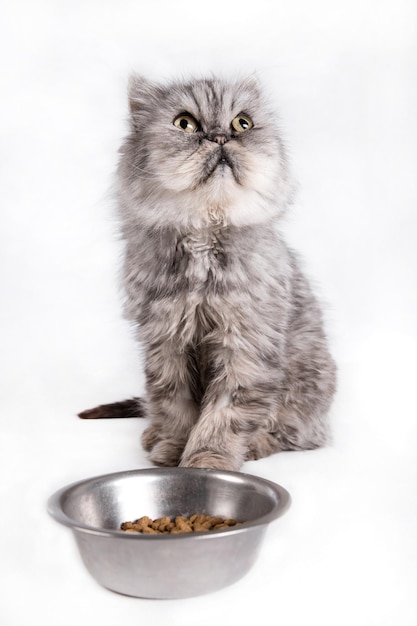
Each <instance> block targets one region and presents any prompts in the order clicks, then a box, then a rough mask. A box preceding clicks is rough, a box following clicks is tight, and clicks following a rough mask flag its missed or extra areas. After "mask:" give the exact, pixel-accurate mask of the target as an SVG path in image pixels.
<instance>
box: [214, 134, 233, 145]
mask: <svg viewBox="0 0 417 626" xmlns="http://www.w3.org/2000/svg"><path fill="white" fill-rule="evenodd" d="M210 141H215V142H216V143H218V144H219V146H223V145H224V144H225V143H226V141H229V137H228V136H227V135H225V134H224V133H216V134H215V135H213V136H212V137H210Z"/></svg>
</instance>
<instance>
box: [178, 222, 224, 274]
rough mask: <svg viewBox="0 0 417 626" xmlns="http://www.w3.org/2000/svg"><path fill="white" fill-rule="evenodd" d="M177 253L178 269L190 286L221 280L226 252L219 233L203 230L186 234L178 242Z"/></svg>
mask: <svg viewBox="0 0 417 626" xmlns="http://www.w3.org/2000/svg"><path fill="white" fill-rule="evenodd" d="M177 255H178V258H179V260H180V262H179V263H178V265H177V270H178V272H180V273H181V274H182V275H183V277H184V278H185V279H186V280H187V281H188V283H189V284H190V286H199V285H203V284H207V282H208V281H210V280H212V279H214V280H216V281H219V280H221V277H222V275H223V273H224V269H225V258H226V252H225V248H224V242H223V241H222V239H221V237H220V236H219V234H218V233H216V232H213V231H203V232H195V233H190V234H188V235H186V236H185V237H183V238H182V239H181V240H180V241H178V243H177Z"/></svg>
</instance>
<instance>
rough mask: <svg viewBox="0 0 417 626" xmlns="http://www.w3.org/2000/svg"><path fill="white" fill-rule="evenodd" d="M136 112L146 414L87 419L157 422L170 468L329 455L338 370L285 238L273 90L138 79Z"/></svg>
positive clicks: (124, 166) (124, 217)
mask: <svg viewBox="0 0 417 626" xmlns="http://www.w3.org/2000/svg"><path fill="white" fill-rule="evenodd" d="M129 105H130V132H129V134H128V136H127V138H126V139H125V141H124V143H123V145H122V147H121V149H120V154H121V157H120V161H119V166H118V175H117V197H118V207H119V215H120V222H121V233H122V237H123V239H124V241H125V246H126V248H125V262H124V287H125V290H126V305H125V310H126V315H127V317H128V319H130V320H131V321H132V322H133V324H134V327H135V329H136V332H137V338H138V340H139V341H140V343H141V345H142V346H143V350H144V356H145V374H146V399H141V398H133V399H130V400H125V401H123V402H116V403H114V404H108V405H101V406H99V407H96V408H94V409H90V410H87V411H83V412H82V413H80V414H79V415H80V417H83V418H101V417H128V416H147V417H149V418H150V425H149V426H148V427H147V428H146V429H145V430H144V433H143V435H142V445H143V447H144V449H145V450H146V451H147V452H148V453H149V458H150V460H151V461H152V462H153V463H154V464H156V465H161V466H178V465H179V466H180V467H203V468H212V469H223V470H233V471H238V470H239V469H240V468H241V466H242V464H243V463H244V462H245V461H247V460H252V459H259V458H261V457H265V456H267V455H270V454H272V453H275V452H279V451H282V450H308V449H313V448H316V447H319V446H322V445H325V444H326V442H327V441H328V434H329V425H328V410H329V407H330V405H331V402H332V398H333V396H334V393H335V388H336V366H335V362H334V360H333V358H332V357H331V355H330V353H329V350H328V347H327V343H328V342H327V338H326V335H325V332H324V329H323V322H322V313H321V309H320V307H319V305H318V303H317V300H316V298H315V296H314V295H313V292H312V290H311V288H310V286H309V284H308V281H307V280H306V278H305V277H304V275H303V273H302V271H301V270H300V265H299V262H298V260H297V257H296V256H295V254H294V252H293V251H292V250H290V249H289V248H288V246H287V245H286V244H285V242H284V240H283V238H282V235H281V234H280V233H279V229H278V227H277V224H279V220H280V217H281V216H282V215H283V214H284V213H285V211H286V208H287V206H288V205H289V204H290V203H291V199H292V184H291V179H290V175H289V167H288V159H287V157H286V151H285V148H284V145H283V141H282V139H281V138H280V133H279V131H278V125H277V123H276V121H275V116H274V114H273V112H272V110H270V106H269V105H268V103H267V100H266V98H265V96H264V95H263V92H262V89H261V87H260V85H259V82H258V79H257V78H256V77H254V76H250V77H248V78H244V79H239V80H232V81H228V80H225V79H218V78H215V77H210V78H199V79H191V80H188V81H172V82H171V83H169V84H162V83H156V82H153V81H150V80H148V79H146V78H144V77H141V76H139V75H137V74H135V75H133V77H132V78H131V80H130V84H129Z"/></svg>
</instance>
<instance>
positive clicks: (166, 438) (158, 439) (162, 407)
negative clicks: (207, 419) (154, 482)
mask: <svg viewBox="0 0 417 626" xmlns="http://www.w3.org/2000/svg"><path fill="white" fill-rule="evenodd" d="M146 378H147V401H148V414H149V417H150V420H151V424H150V426H148V428H146V429H145V431H144V432H143V435H142V445H143V447H144V449H145V450H146V451H147V452H149V459H150V460H151V461H152V462H153V463H155V464H156V465H162V466H176V465H178V463H179V461H180V458H181V455H182V453H183V450H184V446H185V444H186V442H187V439H188V437H189V434H190V431H191V429H192V428H193V426H194V424H195V423H196V421H197V419H198V413H199V411H198V407H197V405H196V403H195V402H194V400H193V398H192V394H191V392H190V384H191V381H190V380H189V368H188V364H187V359H186V355H185V354H184V353H182V354H179V353H178V352H175V351H173V350H170V348H169V346H161V347H160V348H159V349H158V351H156V350H153V351H152V353H150V354H148V358H147V366H146Z"/></svg>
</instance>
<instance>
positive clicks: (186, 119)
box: [174, 113, 198, 133]
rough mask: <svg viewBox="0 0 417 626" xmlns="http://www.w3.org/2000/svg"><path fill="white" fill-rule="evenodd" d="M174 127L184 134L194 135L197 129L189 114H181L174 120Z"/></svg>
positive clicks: (195, 121)
mask: <svg viewBox="0 0 417 626" xmlns="http://www.w3.org/2000/svg"><path fill="white" fill-rule="evenodd" d="M174 126H176V127H177V128H179V129H180V130H184V131H185V132H186V133H194V132H195V131H196V130H197V128H198V122H197V120H196V119H195V118H194V117H193V116H192V115H190V114H189V113H181V115H178V117H176V118H175V120H174Z"/></svg>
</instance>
